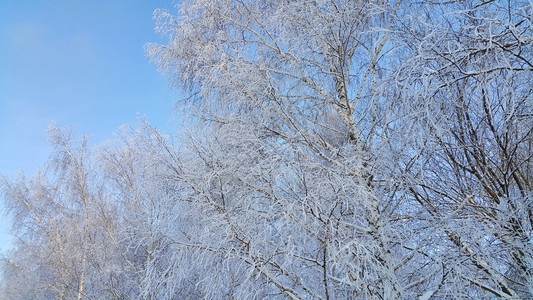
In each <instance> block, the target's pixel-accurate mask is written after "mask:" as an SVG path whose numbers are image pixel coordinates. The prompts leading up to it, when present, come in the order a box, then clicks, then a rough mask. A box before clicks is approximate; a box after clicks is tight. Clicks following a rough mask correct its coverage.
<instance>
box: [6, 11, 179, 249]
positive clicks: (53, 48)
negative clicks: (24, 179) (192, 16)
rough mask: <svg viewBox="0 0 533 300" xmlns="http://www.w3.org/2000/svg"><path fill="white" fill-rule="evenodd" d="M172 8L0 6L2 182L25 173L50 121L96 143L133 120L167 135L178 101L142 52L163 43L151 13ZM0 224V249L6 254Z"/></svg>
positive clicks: (37, 156) (38, 159)
mask: <svg viewBox="0 0 533 300" xmlns="http://www.w3.org/2000/svg"><path fill="white" fill-rule="evenodd" d="M156 8H165V9H173V4H172V1H171V0H168V1H163V0H155V1H152V0H150V1H146V0H145V1H141V0H128V1H125V0H120V1H119V0H107V1H104V0H70V1H68V0H63V1H61V0H0V174H1V175H4V176H7V177H8V178H13V176H14V175H15V173H16V172H18V171H19V170H23V171H24V173H25V174H26V175H31V174H33V173H34V172H35V171H36V170H37V168H38V166H39V165H42V164H43V163H44V162H45V160H46V158H47V155H48V145H47V143H46V129H47V127H48V125H50V124H51V123H52V122H55V123H57V124H58V125H59V126H74V133H75V134H90V135H91V136H92V141H93V142H95V143H99V142H102V141H105V140H108V139H112V138H113V132H114V131H115V130H116V129H117V127H118V126H120V125H121V124H125V123H135V122H136V121H137V117H138V114H142V115H144V116H146V118H147V119H148V120H149V121H150V123H152V124H153V125H155V126H157V127H160V128H162V129H164V130H172V124H169V122H168V121H169V120H170V119H171V109H172V106H173V103H174V102H175V100H176V99H177V98H178V95H177V93H176V92H174V91H171V90H169V89H168V82H167V80H166V79H165V78H164V77H163V76H161V75H160V74H159V73H157V70H156V66H155V65H154V64H150V63H149V59H148V58H147V57H146V56H145V53H144V49H143V46H144V44H145V43H147V42H160V43H163V42H164V37H161V36H159V35H157V34H156V33H154V30H153V28H154V25H155V23H154V20H153V19H152V16H153V11H154V10H155V9H156ZM7 231H8V226H7V224H6V220H5V219H4V217H3V216H1V217H0V250H5V249H7V248H8V247H9V235H8V234H7Z"/></svg>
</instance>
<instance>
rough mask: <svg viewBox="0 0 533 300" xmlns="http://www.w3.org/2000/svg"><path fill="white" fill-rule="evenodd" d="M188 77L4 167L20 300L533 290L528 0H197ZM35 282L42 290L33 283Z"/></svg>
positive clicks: (179, 69) (168, 55)
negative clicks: (171, 94)
mask: <svg viewBox="0 0 533 300" xmlns="http://www.w3.org/2000/svg"><path fill="white" fill-rule="evenodd" d="M177 9H178V10H179V12H177V13H173V12H167V11H156V14H155V17H156V19H157V30H158V31H159V32H161V33H162V34H164V35H165V36H166V37H168V39H169V41H168V44H166V45H157V44H149V45H147V52H148V54H149V55H150V56H151V58H152V60H153V61H154V62H155V63H156V64H157V65H158V66H159V69H160V71H161V72H162V73H163V74H165V75H167V76H168V77H169V80H170V82H171V84H172V85H173V86H174V87H175V88H177V89H179V91H180V92H181V93H182V94H183V95H186V97H184V99H183V100H180V101H178V102H177V104H176V107H177V113H178V114H179V116H180V122H179V130H177V131H175V132H173V133H162V132H160V131H158V130H157V129H155V128H152V127H151V126H150V125H149V124H147V123H146V122H141V123H140V124H139V125H137V126H133V127H127V126H125V127H124V128H122V131H121V133H120V135H119V138H118V139H117V141H116V142H115V143H113V144H109V145H106V146H102V147H99V148H97V149H89V148H88V147H87V146H86V142H85V141H84V140H82V141H77V140H74V139H72V138H71V137H70V136H69V135H68V134H66V133H68V132H67V131H64V130H60V129H53V130H52V133H51V137H52V138H51V142H52V145H54V149H55V150H54V152H53V154H52V155H51V159H50V161H49V162H48V164H47V165H46V167H45V168H44V169H43V172H41V173H39V174H38V175H37V176H35V177H32V178H30V179H27V178H21V179H20V180H18V181H14V182H12V181H9V180H4V182H3V184H2V187H3V191H4V193H5V196H4V198H5V200H6V201H5V203H6V204H7V206H8V207H9V209H10V213H11V215H12V216H13V217H14V220H15V221H16V222H14V225H15V226H14V230H15V231H14V232H16V235H17V240H18V242H17V246H16V248H15V249H14V250H13V251H12V252H10V253H7V255H6V256H5V259H4V260H3V262H4V265H3V266H2V271H3V272H4V274H9V276H4V280H3V282H2V285H1V288H2V290H1V291H4V292H5V293H6V294H7V295H9V297H10V298H12V299H26V298H39V297H40V298H42V299H45V298H51V297H56V298H57V297H59V298H62V299H67V298H68V299H71V298H78V299H82V298H95V299H96V298H97V299H137V298H143V299H264V298H266V299H285V298H287V299H421V300H426V299H485V298H507V299H527V298H528V297H533V280H532V278H533V269H532V268H533V267H532V266H533V239H532V236H531V234H532V232H533V211H532V204H533V203H532V202H533V185H532V182H533V174H532V172H533V171H532V170H533V164H532V154H531V153H532V149H533V148H532V145H533V136H532V135H533V133H532V129H531V128H533V111H532V109H533V106H532V102H533V101H532V99H531V94H532V93H531V86H533V84H532V83H533V82H532V79H533V77H532V74H533V63H532V57H531V55H532V54H533V49H532V43H533V38H532V25H531V14H532V6H531V3H529V2H526V1H523V2H522V1H510V2H505V3H504V2H502V1H484V2H481V1H442V2H440V1H416V2H412V1H390V2H387V1H355V0H354V1H348V0H346V1H319V0H315V1H300V0H294V1H269V0H267V1H230V0H218V1H213V0H197V1H192V0H191V1H182V2H181V3H180V4H179V6H178V7H177ZM23 287H24V288H23Z"/></svg>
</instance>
